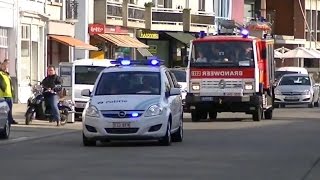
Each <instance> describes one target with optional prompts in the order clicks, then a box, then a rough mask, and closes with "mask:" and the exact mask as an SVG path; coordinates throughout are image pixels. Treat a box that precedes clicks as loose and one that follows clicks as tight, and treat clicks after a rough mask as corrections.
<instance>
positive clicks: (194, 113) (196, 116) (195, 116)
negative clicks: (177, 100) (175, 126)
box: [191, 111, 201, 122]
mask: <svg viewBox="0 0 320 180" xmlns="http://www.w3.org/2000/svg"><path fill="white" fill-rule="evenodd" d="M200 119H201V113H200V112H199V111H192V112H191V120H192V122H199V121H200Z"/></svg>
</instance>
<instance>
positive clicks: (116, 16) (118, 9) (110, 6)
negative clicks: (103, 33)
mask: <svg viewBox="0 0 320 180" xmlns="http://www.w3.org/2000/svg"><path fill="white" fill-rule="evenodd" d="M106 13H107V19H113V20H122V19H123V18H122V3H117V2H109V1H107V12H106Z"/></svg>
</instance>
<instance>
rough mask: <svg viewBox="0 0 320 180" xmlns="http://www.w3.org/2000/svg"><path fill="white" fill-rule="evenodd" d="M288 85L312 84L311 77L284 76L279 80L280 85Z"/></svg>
mask: <svg viewBox="0 0 320 180" xmlns="http://www.w3.org/2000/svg"><path fill="white" fill-rule="evenodd" d="M282 85H286V86H288V85H289V86H290V85H303V86H308V85H311V81H310V78H309V77H308V76H284V77H282V79H281V81H280V82H279V86H282Z"/></svg>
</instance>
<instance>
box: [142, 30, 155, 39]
mask: <svg viewBox="0 0 320 180" xmlns="http://www.w3.org/2000/svg"><path fill="white" fill-rule="evenodd" d="M137 37H138V38H140V39H159V34H158V33H156V32H154V31H143V30H139V31H138V32H137Z"/></svg>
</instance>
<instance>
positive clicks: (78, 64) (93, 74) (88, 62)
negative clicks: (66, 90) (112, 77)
mask: <svg viewBox="0 0 320 180" xmlns="http://www.w3.org/2000/svg"><path fill="white" fill-rule="evenodd" d="M111 61H113V59H80V60H76V61H74V62H73V66H74V70H75V71H74V72H75V74H74V78H75V84H74V87H73V89H74V102H75V111H76V112H77V113H76V114H75V118H76V119H77V118H79V117H80V116H81V114H78V113H82V111H83V109H84V107H85V106H86V103H87V102H88V100H89V97H84V96H81V91H82V90H83V89H90V90H92V89H93V86H94V83H95V81H96V79H97V77H98V76H99V74H100V72H101V71H103V70H104V69H105V68H106V67H110V66H114V64H112V63H111Z"/></svg>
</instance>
